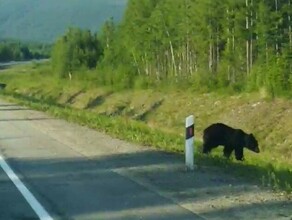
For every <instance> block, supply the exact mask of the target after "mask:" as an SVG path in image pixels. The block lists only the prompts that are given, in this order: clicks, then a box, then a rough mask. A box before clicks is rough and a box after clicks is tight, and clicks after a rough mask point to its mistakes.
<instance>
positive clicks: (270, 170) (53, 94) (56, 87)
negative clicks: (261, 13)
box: [0, 65, 292, 192]
mask: <svg viewBox="0 0 292 220" xmlns="http://www.w3.org/2000/svg"><path fill="white" fill-rule="evenodd" d="M28 72H29V74H27V73H28ZM49 72H50V69H49V67H48V66H46V65H41V66H36V65H30V66H22V67H17V68H14V69H8V70H6V71H5V72H2V73H0V81H1V82H5V83H7V84H8V86H7V90H5V91H2V92H1V94H2V95H3V96H4V97H6V98H9V99H11V100H13V101H15V102H18V103H19V104H22V105H26V106H29V107H30V108H32V109H37V110H41V111H45V112H47V113H49V114H51V115H53V116H55V117H58V118H63V119H66V120H68V121H71V122H75V123H78V124H81V125H86V126H88V127H91V128H93V129H96V130H98V131H101V132H104V133H107V134H110V135H111V136H113V137H117V138H120V139H123V140H127V141H130V142H133V143H138V144H141V145H145V146H150V147H155V148H158V149H162V150H165V151H170V152H177V153H180V154H182V153H183V150H184V136H183V135H184V128H183V127H184V125H183V119H184V116H185V115H187V114H189V113H192V112H195V115H196V140H197V142H196V151H195V162H196V164H197V165H198V166H199V167H200V166H216V167H218V168H222V170H223V171H224V172H227V173H231V174H232V175H234V176H236V177H238V178H242V177H243V178H245V179H247V180H248V181H250V182H253V183H258V184H262V185H264V186H270V187H271V188H274V189H280V190H285V191H287V192H292V166H291V165H292V164H291V157H290V156H289V155H290V153H291V152H292V150H291V148H289V146H291V145H287V144H289V143H290V142H289V141H290V138H289V136H288V135H289V133H290V128H291V127H289V126H290V124H289V123H290V121H289V120H291V119H289V118H290V117H289V115H287V118H283V119H281V120H283V121H284V122H285V123H286V124H285V126H287V127H285V126H283V127H281V126H280V125H278V124H276V122H277V121H279V120H280V119H279V116H278V115H279V114H281V112H282V111H284V109H282V108H284V107H285V108H287V107H288V106H290V103H289V101H285V100H280V101H279V103H276V104H275V103H273V102H267V105H266V106H265V105H261V106H257V107H256V109H254V107H252V108H246V105H247V103H248V102H251V103H254V102H256V101H258V97H254V96H249V95H241V96H233V97H228V96H226V95H223V96H222V95H216V94H201V95H200V94H196V97H195V101H194V102H195V103H191V102H190V103H189V96H190V93H185V92H184V93H183V92H180V91H175V92H171V91H168V93H167V94H165V93H162V92H159V93H157V92H156V91H154V90H147V91H145V90H141V91H139V90H136V91H119V92H114V91H108V90H107V89H106V90H105V89H103V88H99V89H97V88H95V87H94V85H93V84H86V83H83V82H82V81H80V80H79V81H68V80H60V79H58V78H54V77H52V76H49V75H48V73H49ZM24 73H26V74H24ZM78 91H83V92H84V94H83V96H82V97H80V99H78V100H77V101H76V103H68V102H67V100H68V99H70V98H72V94H73V95H74V94H76V93H77V92H78ZM109 92H111V93H109ZM100 94H101V97H103V98H104V100H103V102H100V104H99V105H98V106H95V107H94V108H93V109H84V106H86V105H87V104H88V103H89V102H90V101H92V99H93V98H96V97H97V96H98V97H100ZM104 94H108V95H104ZM159 100H163V102H162V103H161V106H158V107H157V108H156V107H155V108H153V105H154V104H156V103H157V102H158V101H159ZM260 101H261V102H264V101H263V100H262V99H260ZM77 102H78V103H77ZM80 103H81V104H80ZM186 103H187V104H186ZM214 103H217V104H216V105H214ZM200 104H201V105H202V106H200ZM121 105H123V106H124V107H123V108H121ZM251 105H253V104H251ZM271 105H277V106H278V105H279V106H280V107H279V108H280V109H276V108H275V110H274V111H273V112H272V113H273V114H272V113H270V111H269V108H270V106H271ZM74 106H78V107H79V109H77V108H76V107H74ZM125 106H126V107H125ZM178 106H179V108H178ZM118 107H120V108H121V109H122V110H121V111H120V112H118V113H117V111H116V109H117V108H118ZM231 108H233V111H231V113H230V112H227V109H231ZM194 109H195V110H194ZM238 109H239V110H240V111H241V112H239V110H238ZM148 110H149V111H148ZM113 112H115V113H116V114H113ZM232 112H233V113H232ZM234 112H236V114H237V116H238V115H241V114H242V117H239V116H238V117H237V118H236V117H235V116H233V117H231V116H232V114H234ZM101 113H102V114H101ZM259 113H260V114H259ZM270 114H271V115H270ZM282 114H283V113H282ZM113 115H114V116H113ZM141 115H142V116H143V117H141ZM261 115H263V116H261ZM219 116H220V119H222V120H226V121H228V120H229V122H230V123H234V124H236V123H238V124H245V125H246V128H247V129H249V130H255V131H256V132H257V137H258V138H259V142H260V143H261V149H262V152H261V153H260V154H256V155H255V154H253V153H250V152H248V151H247V150H245V155H246V157H245V158H246V160H245V161H244V162H237V161H235V160H234V158H232V159H230V160H227V159H225V158H223V157H222V156H221V155H222V152H221V151H222V149H221V148H218V149H216V150H215V151H214V152H212V155H210V156H205V155H202V154H201V153H200V152H201V142H200V138H199V137H200V136H201V132H202V130H203V128H204V126H205V125H207V124H209V123H210V122H211V121H213V120H215V119H217V118H219ZM134 119H136V120H134ZM141 119H142V120H141ZM231 119H232V120H234V121H232V120H231ZM235 119H236V121H235ZM266 120H267V122H266ZM284 122H283V123H284ZM261 127H265V129H261ZM162 128H164V129H162ZM281 133H282V134H284V135H282V136H283V137H282V136H281V135H280V134H281ZM286 134H287V135H286ZM282 138H284V139H283V140H284V141H283V142H280V140H281V139H282ZM287 141H288V143H286V142H287ZM262 143H264V144H262ZM268 143H270V144H269V145H268ZM277 143H282V144H281V145H277ZM285 144H286V145H285ZM287 146H288V147H287ZM289 158H290V159H289Z"/></svg>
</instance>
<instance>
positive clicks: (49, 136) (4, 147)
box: [0, 101, 201, 220]
mask: <svg viewBox="0 0 292 220" xmlns="http://www.w3.org/2000/svg"><path fill="white" fill-rule="evenodd" d="M122 145H123V146H122ZM129 152H130V153H129ZM0 155H1V156H2V157H3V158H4V160H5V161H6V162H7V163H8V164H9V166H10V167H11V169H12V170H13V171H14V173H15V174H16V175H17V176H18V178H19V180H20V181H21V182H22V183H23V184H24V185H25V186H26V187H27V189H28V190H29V192H30V193H31V194H32V196H33V197H34V198H35V200H36V201H37V202H38V203H39V205H40V206H42V207H43V208H44V210H45V211H46V212H47V213H48V215H49V217H51V218H53V219H95V220H96V219H116V220H118V219H119V220H122V219H125V220H130V219H153V220H154V219H158V220H162V219H165V220H171V219H201V218H200V217H199V216H198V215H196V214H195V213H194V212H192V211H190V210H188V209H186V208H183V207H182V206H180V205H179V204H177V203H176V202H174V201H173V200H171V199H169V198H167V197H165V196H164V195H163V194H161V193H159V191H157V190H155V189H153V188H151V186H149V185H147V183H144V182H143V181H137V180H135V178H132V177H131V175H127V174H126V173H125V172H123V168H127V169H131V168H133V169H136V168H139V166H146V165H147V166H153V165H154V166H155V165H159V164H160V163H161V164H167V163H168V164H169V166H170V165H171V164H172V163H173V161H172V160H173V159H174V156H173V155H168V154H159V153H155V152H152V151H146V150H145V151H142V152H141V151H137V152H135V149H134V148H133V147H132V146H131V145H128V146H127V144H123V143H122V142H119V141H118V140H114V139H109V137H107V136H105V135H102V134H99V133H97V132H94V131H92V130H89V129H87V128H84V127H81V126H77V125H74V124H70V123H67V122H65V121H62V120H56V119H53V118H50V117H49V116H47V115H45V114H43V113H40V112H36V111H32V110H29V109H26V108H24V107H19V106H17V105H14V104H11V103H7V102H3V101H0ZM179 163H180V162H179ZM132 173H134V172H132ZM0 204H1V205H0V219H3V220H4V219H5V220H9V219H23V220H28V219H30V220H31V219H38V218H39V217H38V215H37V213H36V211H35V210H34V209H38V208H36V207H35V206H36V205H35V204H33V203H32V202H29V201H27V199H25V196H23V195H22V194H21V192H20V190H19V189H17V187H16V186H15V185H14V183H13V182H12V181H11V179H9V178H8V174H7V173H5V172H4V169H3V167H2V168H0ZM43 219H48V218H45V217H44V218H43Z"/></svg>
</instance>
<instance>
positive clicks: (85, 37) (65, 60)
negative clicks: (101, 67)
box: [52, 28, 102, 77]
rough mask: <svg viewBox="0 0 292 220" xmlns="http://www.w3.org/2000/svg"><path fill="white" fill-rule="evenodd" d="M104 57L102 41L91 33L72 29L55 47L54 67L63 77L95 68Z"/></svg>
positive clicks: (53, 55) (53, 54)
mask: <svg viewBox="0 0 292 220" xmlns="http://www.w3.org/2000/svg"><path fill="white" fill-rule="evenodd" d="M101 56H102V48H101V44H100V41H99V40H98V39H97V36H96V35H92V34H91V32H90V31H88V30H85V31H82V30H81V29H76V28H70V29H69V30H68V31H67V33H66V34H65V35H64V36H63V37H61V38H60V39H59V40H58V41H57V42H56V44H55V45H54V48H53V52H52V65H53V69H54V71H55V72H56V73H57V74H58V75H60V76H61V77H67V76H68V74H74V73H75V71H76V70H78V69H80V68H89V69H91V68H95V67H96V64H97V62H98V61H99V59H100V57H101Z"/></svg>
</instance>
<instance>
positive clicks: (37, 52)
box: [0, 40, 50, 62]
mask: <svg viewBox="0 0 292 220" xmlns="http://www.w3.org/2000/svg"><path fill="white" fill-rule="evenodd" d="M49 50H50V46H49V45H43V44H37V43H20V42H18V41H14V40H0V62H7V61H23V60H30V59H41V58H48V55H49Z"/></svg>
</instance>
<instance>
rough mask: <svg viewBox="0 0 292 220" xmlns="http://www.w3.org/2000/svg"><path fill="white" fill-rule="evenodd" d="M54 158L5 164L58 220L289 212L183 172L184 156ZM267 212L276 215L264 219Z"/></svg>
mask: <svg viewBox="0 0 292 220" xmlns="http://www.w3.org/2000/svg"><path fill="white" fill-rule="evenodd" d="M57 157H59V158H51V159H50V158H47V159H40V160H37V159H33V158H27V159H13V158H11V159H8V162H9V164H11V165H12V167H13V168H15V169H16V170H17V171H19V172H20V173H21V174H22V175H23V176H24V181H25V182H26V183H27V184H28V186H29V188H31V189H32V190H33V191H34V192H35V193H37V195H38V197H40V199H41V201H42V202H43V203H45V204H46V206H48V207H50V208H49V209H50V211H52V212H53V213H55V214H57V215H59V216H61V217H62V218H69V219H71V218H76V219H78V216H87V215H88V216H95V217H94V218H92V219H140V218H141V219H149V220H150V219H151V220H154V219H158V220H164V219H165V220H166V219H202V218H200V217H199V216H197V215H195V214H194V213H196V212H198V213H199V214H201V215H203V216H205V217H207V219H209V218H210V219H215V218H216V219H226V217H228V218H229V219H234V218H238V216H241V215H242V216H243V215H245V216H246V218H241V219H255V218H257V217H258V218H265V219H273V218H275V217H277V216H279V215H282V216H283V215H285V216H289V213H288V211H287V210H292V203H291V201H288V200H287V201H280V200H279V201H277V200H276V199H275V198H273V199H272V198H264V199H263V200H261V199H262V196H261V194H259V193H258V192H259V191H261V190H260V188H258V187H257V186H254V185H252V184H249V183H248V182H243V181H242V180H238V179H237V178H235V177H231V176H229V175H228V174H224V173H218V170H215V169H208V168H206V167H201V168H199V169H195V171H192V172H191V171H186V169H185V167H184V164H183V157H182V156H181V155H177V154H172V153H164V152H158V151H149V150H147V151H142V152H135V153H119V154H114V155H101V156H99V157H94V158H85V157H77V158H62V157H61V156H60V155H58V156H57ZM244 195H254V196H252V197H245V196H244ZM257 196H258V198H257V199H256V197H257ZM240 199H246V200H245V201H240ZM216 201H217V202H218V203H216ZM220 201H221V206H220ZM224 203H226V204H225V205H224ZM228 203H230V204H229V205H228ZM177 204H179V205H177ZM202 204H204V207H202ZM214 204H215V205H214ZM216 204H219V206H218V207H216ZM252 204H255V205H252ZM212 205H213V206H214V207H213V206H212ZM284 205H285V206H286V208H281V207H283V206H284ZM267 210H274V212H273V213H272V214H270V213H269V214H268V215H267V214H266V211H267ZM275 210H278V211H275ZM65 213H66V214H65ZM247 217H248V218H247Z"/></svg>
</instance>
